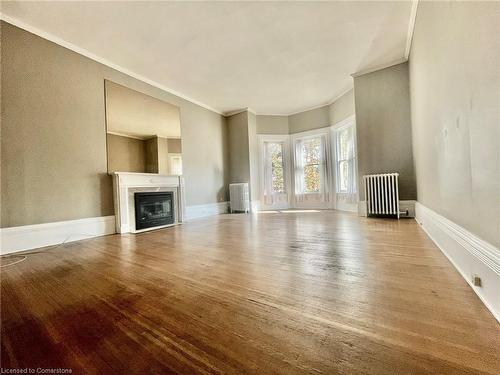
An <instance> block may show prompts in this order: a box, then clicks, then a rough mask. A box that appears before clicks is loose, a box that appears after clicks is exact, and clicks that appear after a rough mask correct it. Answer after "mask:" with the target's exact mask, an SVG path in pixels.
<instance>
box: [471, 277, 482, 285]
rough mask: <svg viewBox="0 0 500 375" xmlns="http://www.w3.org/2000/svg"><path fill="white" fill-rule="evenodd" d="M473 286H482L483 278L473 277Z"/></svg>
mask: <svg viewBox="0 0 500 375" xmlns="http://www.w3.org/2000/svg"><path fill="white" fill-rule="evenodd" d="M472 284H473V285H474V286H479V287H480V286H481V278H480V277H479V276H478V275H472Z"/></svg>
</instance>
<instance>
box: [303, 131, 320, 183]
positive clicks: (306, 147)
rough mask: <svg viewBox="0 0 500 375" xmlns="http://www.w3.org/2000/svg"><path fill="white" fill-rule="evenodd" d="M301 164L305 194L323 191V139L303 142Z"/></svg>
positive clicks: (317, 138) (311, 139)
mask: <svg viewBox="0 0 500 375" xmlns="http://www.w3.org/2000/svg"><path fill="white" fill-rule="evenodd" d="M301 148H302V150H301V155H302V160H301V164H302V167H303V168H304V171H303V176H302V178H303V184H302V186H303V193H319V192H320V191H321V171H322V164H323V160H322V159H323V155H322V139H321V137H316V138H310V139H306V140H303V141H302V142H301Z"/></svg>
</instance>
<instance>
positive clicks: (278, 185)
mask: <svg viewBox="0 0 500 375" xmlns="http://www.w3.org/2000/svg"><path fill="white" fill-rule="evenodd" d="M268 152H269V157H270V159H271V173H272V189H273V193H284V192H285V177H284V174H283V144H282V143H269V144H268Z"/></svg>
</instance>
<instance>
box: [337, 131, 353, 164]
mask: <svg viewBox="0 0 500 375" xmlns="http://www.w3.org/2000/svg"><path fill="white" fill-rule="evenodd" d="M349 130H350V128H348V129H344V130H341V131H340V132H339V148H340V150H339V151H340V152H339V159H340V160H346V159H349V143H350V142H351V139H350V138H351V137H350V131H349Z"/></svg>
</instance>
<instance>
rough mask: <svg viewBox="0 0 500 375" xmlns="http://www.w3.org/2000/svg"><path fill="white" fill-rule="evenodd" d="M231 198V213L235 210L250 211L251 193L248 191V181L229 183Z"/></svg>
mask: <svg viewBox="0 0 500 375" xmlns="http://www.w3.org/2000/svg"><path fill="white" fill-rule="evenodd" d="M229 200H230V207H229V211H230V212H231V213H233V212H235V211H240V212H249V211H250V195H249V193H248V183H246V182H244V183H240V184H229Z"/></svg>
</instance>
